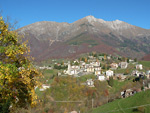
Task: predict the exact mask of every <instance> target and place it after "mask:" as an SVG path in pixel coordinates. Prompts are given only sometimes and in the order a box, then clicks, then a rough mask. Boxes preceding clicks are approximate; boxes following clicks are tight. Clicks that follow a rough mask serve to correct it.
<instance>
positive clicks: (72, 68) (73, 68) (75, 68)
mask: <svg viewBox="0 0 150 113" xmlns="http://www.w3.org/2000/svg"><path fill="white" fill-rule="evenodd" d="M79 69H80V67H79V66H71V65H70V63H68V70H67V71H66V74H68V75H76V74H78V72H79Z"/></svg>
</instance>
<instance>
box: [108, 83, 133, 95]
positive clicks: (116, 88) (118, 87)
mask: <svg viewBox="0 0 150 113" xmlns="http://www.w3.org/2000/svg"><path fill="white" fill-rule="evenodd" d="M129 82H131V81H129V80H126V81H121V82H119V81H118V80H114V85H113V87H112V88H111V89H110V90H109V91H110V92H111V93H117V92H118V91H120V90H121V88H122V87H123V86H125V85H126V84H128V83H129Z"/></svg>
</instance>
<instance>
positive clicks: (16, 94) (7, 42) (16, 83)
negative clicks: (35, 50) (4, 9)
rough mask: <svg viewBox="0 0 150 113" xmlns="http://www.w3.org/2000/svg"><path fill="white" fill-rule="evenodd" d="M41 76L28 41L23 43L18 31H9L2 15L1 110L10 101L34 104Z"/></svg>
mask: <svg viewBox="0 0 150 113" xmlns="http://www.w3.org/2000/svg"><path fill="white" fill-rule="evenodd" d="M40 76H41V74H40V73H39V72H38V71H37V70H36V69H35V68H34V67H33V65H32V64H31V62H30V60H29V49H28V47H27V46H26V42H24V43H21V38H20V39H19V35H18V34H17V32H15V31H9V30H8V25H7V24H6V23H5V22H4V20H3V19H2V17H0V111H2V110H3V108H4V106H6V103H7V104H8V101H10V102H9V106H10V105H12V107H15V106H19V107H25V105H27V104H31V105H32V106H34V105H35V104H36V98H37V96H36V94H35V91H34V88H35V86H37V85H38V84H39V82H38V80H37V79H38V77H40ZM7 108H9V107H7Z"/></svg>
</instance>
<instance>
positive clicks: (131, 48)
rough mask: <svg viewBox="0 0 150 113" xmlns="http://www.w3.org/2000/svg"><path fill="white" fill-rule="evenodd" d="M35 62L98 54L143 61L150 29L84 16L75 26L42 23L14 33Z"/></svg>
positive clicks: (148, 44) (149, 40) (146, 51)
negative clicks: (25, 43)
mask: <svg viewBox="0 0 150 113" xmlns="http://www.w3.org/2000/svg"><path fill="white" fill-rule="evenodd" d="M17 31H18V33H19V34H23V35H24V37H25V40H28V41H29V46H30V48H31V55H32V56H33V57H35V58H36V60H38V61H40V60H45V59H48V58H72V57H76V56H78V55H80V54H82V53H87V52H92V51H97V52H101V53H107V54H114V55H115V54H117V55H122V56H126V57H133V58H135V57H136V58H142V57H143V56H144V55H145V54H149V53H150V30H148V29H143V28H140V27H137V26H133V25H130V24H128V23H126V22H123V21H120V20H115V21H104V20H102V19H97V18H95V17H93V16H87V17H85V18H82V19H80V20H77V21H75V22H74V23H71V24H69V23H65V22H63V23H57V22H49V21H42V22H36V23H33V24H30V25H28V26H25V27H22V28H20V29H18V30H17Z"/></svg>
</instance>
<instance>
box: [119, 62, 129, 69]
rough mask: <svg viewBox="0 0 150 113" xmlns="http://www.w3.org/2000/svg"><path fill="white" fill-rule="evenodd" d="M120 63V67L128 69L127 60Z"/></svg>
mask: <svg viewBox="0 0 150 113" xmlns="http://www.w3.org/2000/svg"><path fill="white" fill-rule="evenodd" d="M119 65H120V67H121V68H122V69H126V68H127V67H128V63H127V62H120V63H119Z"/></svg>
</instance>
